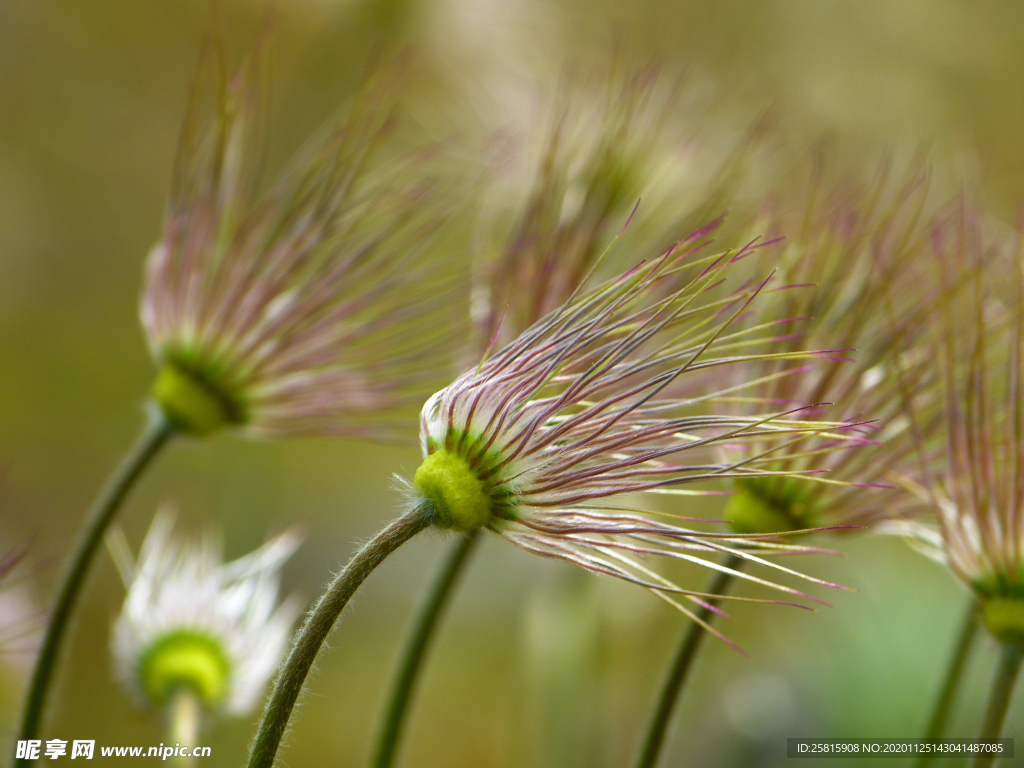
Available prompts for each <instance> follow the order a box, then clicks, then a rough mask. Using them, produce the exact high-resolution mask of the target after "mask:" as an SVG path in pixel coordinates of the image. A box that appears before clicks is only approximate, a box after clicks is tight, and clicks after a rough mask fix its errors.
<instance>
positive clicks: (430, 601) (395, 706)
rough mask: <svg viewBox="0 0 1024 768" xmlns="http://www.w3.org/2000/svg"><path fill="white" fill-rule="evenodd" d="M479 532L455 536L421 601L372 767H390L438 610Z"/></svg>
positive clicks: (385, 713)
mask: <svg viewBox="0 0 1024 768" xmlns="http://www.w3.org/2000/svg"><path fill="white" fill-rule="evenodd" d="M479 534H480V532H479V531H477V530H473V531H469V532H467V533H465V534H463V535H461V536H459V537H458V540H457V541H456V543H455V546H453V547H452V548H451V550H450V551H449V552H448V553H447V554H446V556H445V560H444V562H443V563H442V564H441V568H440V570H439V571H438V572H437V575H436V576H435V578H434V581H433V583H432V584H431V585H430V589H429V591H428V592H427V594H426V595H424V598H423V600H422V601H421V602H420V605H419V610H418V612H417V614H416V619H415V620H414V621H413V625H412V631H411V632H410V633H409V637H408V639H407V640H406V642H405V646H404V648H403V649H402V655H401V657H400V658H399V662H398V668H397V670H398V671H397V674H396V675H395V680H394V682H393V683H392V685H391V692H390V695H389V696H388V700H387V702H388V703H387V709H385V710H384V720H383V727H382V728H381V732H380V737H379V740H378V742H377V750H376V753H375V755H374V760H373V763H372V765H373V766H374V768H390V766H391V765H393V764H394V761H395V755H396V754H397V752H398V741H399V739H400V738H401V735H402V726H403V724H404V721H405V714H406V712H407V711H408V709H409V700H410V699H411V698H412V693H413V689H414V688H415V686H416V681H417V680H418V678H419V674H420V669H421V668H422V663H423V657H424V656H425V655H426V652H427V648H428V647H429V645H430V641H431V640H432V639H433V636H434V630H435V629H436V628H437V624H438V620H439V619H440V617H441V612H442V611H444V608H445V606H446V605H447V604H448V600H449V598H450V597H451V594H452V590H453V589H454V587H455V584H456V582H458V579H459V574H461V573H462V570H463V568H464V567H465V564H466V563H467V562H468V559H469V553H470V552H472V550H473V545H474V544H475V543H476V542H477V540H478V539H479V538H480V535H479Z"/></svg>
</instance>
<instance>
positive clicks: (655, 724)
mask: <svg viewBox="0 0 1024 768" xmlns="http://www.w3.org/2000/svg"><path fill="white" fill-rule="evenodd" d="M722 565H723V566H725V567H726V568H731V569H733V570H736V569H739V568H742V567H743V558H741V557H739V556H738V555H729V556H728V557H727V558H726V559H725V560H724V561H723V563H722ZM732 580H733V575H732V574H731V573H725V572H723V571H717V572H716V573H715V575H714V577H713V578H712V579H711V583H710V584H709V585H708V588H707V590H706V591H707V593H708V594H710V595H724V594H725V592H726V590H727V589H728V588H729V584H730V582H731V581H732ZM707 602H709V603H711V604H712V605H718V602H719V601H718V600H714V599H711V600H708V601H707ZM694 613H695V614H696V615H697V616H698V617H699V618H700V619H701V620H702V621H711V619H712V616H713V612H712V611H711V610H710V609H709V608H705V607H703V606H701V607H700V608H698V609H697V610H696V611H695V612H694ZM706 634H707V633H706V632H705V631H704V628H703V627H702V626H700V624H698V623H697V622H695V621H694V622H691V623H690V626H689V627H687V629H686V634H685V635H683V642H682V643H681V644H680V645H679V650H678V651H676V657H675V659H674V660H673V661H672V666H671V668H670V669H669V672H668V676H667V677H666V678H665V683H664V685H663V686H662V689H661V696H659V697H658V705H657V706H656V707H655V709H654V714H653V715H652V716H651V720H650V722H649V723H648V725H647V735H646V737H645V738H644V744H643V748H642V749H641V751H640V757H639V758H638V759H637V761H636V763H635V766H636V768H654V766H655V765H656V764H657V762H658V756H659V755H660V754H661V747H662V745H663V744H664V742H665V733H666V731H667V730H668V724H669V720H671V718H672V710H673V709H675V705H676V701H677V700H678V699H679V696H680V694H681V693H682V690H683V685H684V684H685V683H686V678H687V676H688V675H689V672H690V667H692V666H693V660H694V659H695V658H696V657H697V651H698V650H699V649H700V644H701V641H702V640H703V639H704V635H706Z"/></svg>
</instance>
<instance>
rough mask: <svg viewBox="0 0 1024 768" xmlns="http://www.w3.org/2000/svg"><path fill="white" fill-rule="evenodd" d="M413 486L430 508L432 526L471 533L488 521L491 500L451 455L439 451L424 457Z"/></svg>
mask: <svg viewBox="0 0 1024 768" xmlns="http://www.w3.org/2000/svg"><path fill="white" fill-rule="evenodd" d="M413 486H414V487H415V488H416V491H417V492H418V493H419V494H420V495H421V496H422V497H423V498H425V499H426V500H427V501H429V502H430V504H431V505H432V506H433V508H434V512H435V517H436V519H435V525H437V526H439V527H441V528H452V529H454V530H456V531H471V530H474V529H477V528H483V527H484V526H485V525H487V524H488V523H489V522H490V520H491V499H490V497H489V496H488V495H487V493H486V491H485V490H484V485H483V483H482V482H480V478H479V477H478V476H477V474H476V472H474V471H473V469H472V467H470V466H469V463H468V462H467V461H466V460H465V459H464V458H462V457H461V456H459V455H457V454H455V453H451V452H450V451H447V450H443V449H442V450H439V451H435V452H434V453H432V454H430V455H429V456H427V458H425V459H424V460H423V463H422V464H420V466H419V469H417V470H416V474H415V476H414V477H413Z"/></svg>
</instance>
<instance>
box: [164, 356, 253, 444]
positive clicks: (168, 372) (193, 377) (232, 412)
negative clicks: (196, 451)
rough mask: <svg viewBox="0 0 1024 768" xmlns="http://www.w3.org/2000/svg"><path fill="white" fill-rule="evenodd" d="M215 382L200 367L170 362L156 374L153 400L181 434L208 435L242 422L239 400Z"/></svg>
mask: <svg viewBox="0 0 1024 768" xmlns="http://www.w3.org/2000/svg"><path fill="white" fill-rule="evenodd" d="M214 381H215V379H214V378H213V377H210V376H206V375H203V373H202V372H201V370H200V369H199V368H195V367H191V366H187V365H183V364H181V363H179V362H177V361H169V362H167V363H164V366H163V367H162V368H161V369H160V372H159V373H158V374H157V377H156V381H155V382H154V384H153V397H154V398H155V399H156V401H157V403H158V404H159V405H160V408H161V410H162V411H163V412H164V414H165V415H166V416H167V418H168V420H169V421H170V422H171V423H172V424H173V425H174V426H175V427H176V428H178V429H180V430H181V431H182V432H188V433H189V434H193V435H205V434H208V433H210V432H212V431H214V430H215V429H217V428H218V427H222V426H224V425H226V424H240V423H243V422H244V421H245V418H244V415H243V409H242V408H241V406H240V404H239V402H238V400H237V398H234V397H232V396H231V395H230V394H229V393H228V392H227V391H225V389H224V388H223V387H218V386H216V384H215V383H214Z"/></svg>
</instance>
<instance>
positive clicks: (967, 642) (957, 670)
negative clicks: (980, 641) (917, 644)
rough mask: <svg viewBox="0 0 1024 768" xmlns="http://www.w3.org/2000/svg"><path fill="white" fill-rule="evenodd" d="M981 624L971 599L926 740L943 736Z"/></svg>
mask: <svg viewBox="0 0 1024 768" xmlns="http://www.w3.org/2000/svg"><path fill="white" fill-rule="evenodd" d="M980 626H981V622H979V621H978V604H977V603H976V602H975V600H974V599H973V598H972V599H971V604H970V605H969V606H967V614H966V615H965V616H964V619H963V626H962V627H961V628H960V637H959V639H958V640H957V643H956V648H955V650H954V651H953V657H952V658H951V659H950V661H949V668H948V669H947V670H946V680H945V682H944V683H943V684H942V690H941V691H940V692H939V698H938V699H937V700H936V702H935V710H934V711H933V712H932V717H931V720H930V721H929V723H928V730H927V731H926V732H925V738H926V739H938V738H941V737H942V735H943V734H944V733H945V732H946V724H947V722H948V721H949V713H950V710H951V709H952V707H953V700H954V699H955V698H956V691H957V688H958V687H959V685H960V679H961V678H962V677H963V673H964V669H965V668H966V667H967V660H968V659H969V658H970V655H971V648H972V647H973V646H974V641H975V639H976V638H977V637H978V630H979V628H980ZM937 758H938V755H937V754H935V753H934V752H929V753H927V754H923V755H921V756H920V757H919V758H918V760H917V768H928V766H930V765H932V764H933V763H934V762H935V760H936V759H937Z"/></svg>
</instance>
